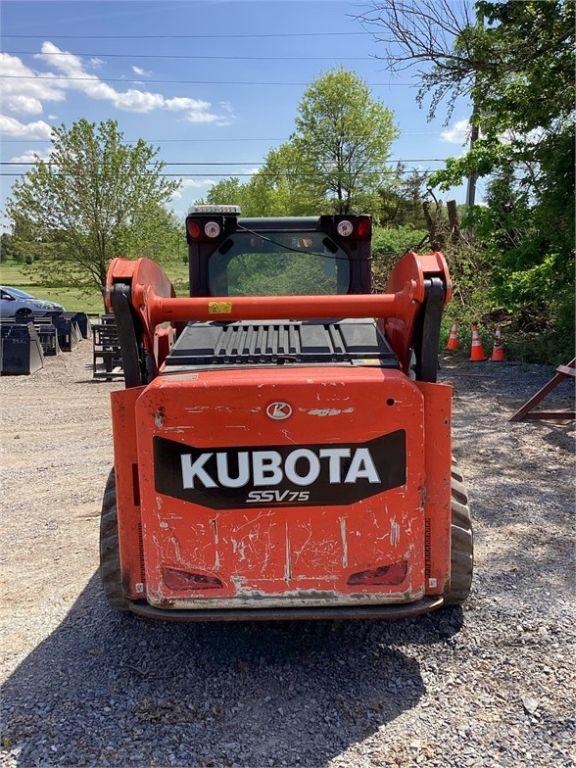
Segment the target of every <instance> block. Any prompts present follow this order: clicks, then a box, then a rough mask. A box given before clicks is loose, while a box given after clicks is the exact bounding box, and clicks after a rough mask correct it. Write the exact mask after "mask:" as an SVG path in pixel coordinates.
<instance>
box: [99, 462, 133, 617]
mask: <svg viewBox="0 0 576 768" xmlns="http://www.w3.org/2000/svg"><path fill="white" fill-rule="evenodd" d="M100 579H101V581H102V588H103V590H104V594H105V595H106V599H107V600H108V603H109V604H110V606H111V607H112V608H114V609H115V610H116V611H127V610H128V601H127V600H126V598H125V596H124V590H123V589H122V575H121V572H120V551H119V547H118V520H117V515H116V477H115V475H114V470H112V471H111V472H110V475H109V477H108V482H107V483H106V488H105V489H104V498H103V499H102V513H101V516H100Z"/></svg>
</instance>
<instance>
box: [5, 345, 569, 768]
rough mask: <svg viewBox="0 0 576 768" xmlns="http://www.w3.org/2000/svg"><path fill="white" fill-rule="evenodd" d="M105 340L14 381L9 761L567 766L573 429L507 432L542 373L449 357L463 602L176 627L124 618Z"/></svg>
mask: <svg viewBox="0 0 576 768" xmlns="http://www.w3.org/2000/svg"><path fill="white" fill-rule="evenodd" d="M89 359H90V344H89V342H83V343H82V344H81V345H80V346H79V347H78V348H77V349H76V350H75V351H74V352H73V353H72V354H69V355H63V356H61V357H60V358H58V359H53V360H48V362H47V365H46V368H45V369H44V370H43V371H41V372H39V373H38V374H36V375H34V376H33V377H30V378H25V377H21V378H4V379H2V380H1V381H0V395H1V408H2V448H3V457H2V468H3V482H2V504H3V515H2V523H3V539H2V541H3V547H2V561H3V562H2V601H1V605H0V609H1V614H2V622H3V634H2V641H1V645H2V651H3V653H2V656H3V659H2V680H3V687H2V694H1V696H2V764H4V765H8V766H57V765H63V766H81V765H89V766H128V765H138V766H142V765H145V766H168V765H176V766H243V767H244V766H275V765H286V766H327V765H331V766H342V768H343V767H344V766H347V767H348V766H352V768H360V767H364V766H396V765H398V766H412V765H424V764H425V765H426V766H459V767H460V766H486V768H494V767H495V766H510V767H511V768H512V767H513V768H517V767H518V766H530V767H531V768H532V767H533V766H555V767H558V768H560V767H563V766H571V765H575V764H576V762H575V755H574V753H573V751H571V750H573V745H574V743H575V740H576V725H575V720H574V711H575V706H574V704H575V702H574V632H573V621H574V614H575V610H574V597H573V594H574V579H573V564H574V557H573V555H574V536H573V534H574V518H573V511H574V494H573V471H574V460H573V450H574V427H573V425H572V426H570V425H569V426H554V425H550V424H514V425H511V424H509V423H508V421H507V417H508V416H509V414H510V413H511V412H512V410H513V408H514V406H515V405H517V404H518V403H520V402H521V401H522V400H524V399H525V398H526V396H527V395H528V394H529V393H531V392H532V391H534V389H535V388H537V387H538V386H540V385H541V384H542V383H543V382H544V381H545V380H546V379H547V378H548V376H549V375H550V371H549V369H547V368H543V367H538V366H530V367H526V368H521V367H520V366H518V365H509V364H504V365H494V364H492V365H491V364H489V363H485V364H476V365H475V366H474V365H471V364H469V363H467V362H461V363H458V364H454V363H448V364H447V367H445V368H444V370H443V374H442V376H443V379H444V380H446V381H451V382H452V383H453V384H454V386H455V433H454V438H455V453H456V455H457V457H458V458H459V460H460V465H461V468H462V470H463V472H464V474H465V476H466V478H467V480H468V483H469V485H470V490H471V496H472V500H473V505H474V506H473V513H474V516H475V524H476V547H477V571H476V574H477V575H476V579H475V585H474V593H473V596H472V598H471V600H470V601H469V603H468V604H467V605H466V606H465V608H464V610H463V611H461V610H459V609H458V610H452V611H441V612H439V613H437V614H435V615H432V616H429V617H425V618H422V619H419V620H405V621H400V622H396V623H393V624H386V623H382V622H372V623H330V622H315V623H299V624H284V623H282V624H237V625H214V624H211V625H189V626H184V625H183V626H177V625H175V626H172V625H164V624H154V623H145V622H142V621H139V620H137V619H132V618H130V617H128V618H126V617H122V616H118V615H114V614H113V613H111V612H110V611H109V610H108V608H107V606H106V605H105V603H104V600H103V597H102V595H101V593H100V589H99V583H98V577H97V574H96V567H97V548H98V546H97V543H98V516H99V504H100V497H101V494H102V490H103V486H104V482H105V478H106V475H107V473H108V469H109V467H110V464H111V460H112V452H111V439H110V425H109V419H108V394H109V392H110V391H111V389H113V387H114V386H117V385H113V384H105V383H98V384H96V383H92V382H91V381H90V380H89V375H90V374H89V371H88V370H87V364H88V362H89Z"/></svg>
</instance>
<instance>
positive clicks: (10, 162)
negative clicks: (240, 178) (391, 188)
mask: <svg viewBox="0 0 576 768" xmlns="http://www.w3.org/2000/svg"><path fill="white" fill-rule="evenodd" d="M445 160H446V158H444V157H421V158H414V159H401V158H398V157H391V158H390V162H392V163H443V162H445ZM40 161H41V162H44V163H46V164H47V165H53V166H58V163H55V162H52V161H50V160H49V159H48V160H46V159H44V158H40ZM159 162H161V163H162V164H163V165H239V166H246V165H265V161H264V160H255V161H254V162H251V161H250V160H245V161H244V162H238V161H236V160H234V161H231V162H228V161H225V160H219V161H204V160H201V161H200V160H199V161H187V162H166V161H164V160H160V161H159ZM0 165H38V161H36V160H30V161H28V160H25V161H24V162H18V161H14V160H3V161H1V162H0Z"/></svg>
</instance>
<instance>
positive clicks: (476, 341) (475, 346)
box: [470, 323, 486, 362]
mask: <svg viewBox="0 0 576 768" xmlns="http://www.w3.org/2000/svg"><path fill="white" fill-rule="evenodd" d="M470 360H473V361H474V362H480V361H481V360H486V355H485V354H484V348H483V347H482V339H481V338H480V334H479V333H478V326H477V325H476V323H473V324H472V347H471V348H470Z"/></svg>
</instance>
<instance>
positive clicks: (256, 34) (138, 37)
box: [2, 32, 372, 40]
mask: <svg viewBox="0 0 576 768" xmlns="http://www.w3.org/2000/svg"><path fill="white" fill-rule="evenodd" d="M358 35H372V33H371V32H246V33H236V32H230V33H228V32H222V33H219V34H212V33H208V34H204V33H203V34H197V35H61V34H59V33H55V34H50V33H45V34H43V35H35V34H32V35H30V34H23V33H20V32H17V33H13V34H10V33H6V32H3V33H2V36H3V37H19V38H26V39H39V40H45V39H46V38H49V37H57V38H58V39H60V40H202V39H210V40H213V39H219V38H252V37H259V38H260V37H339V36H343V37H344V36H345V37H357V36H358Z"/></svg>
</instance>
